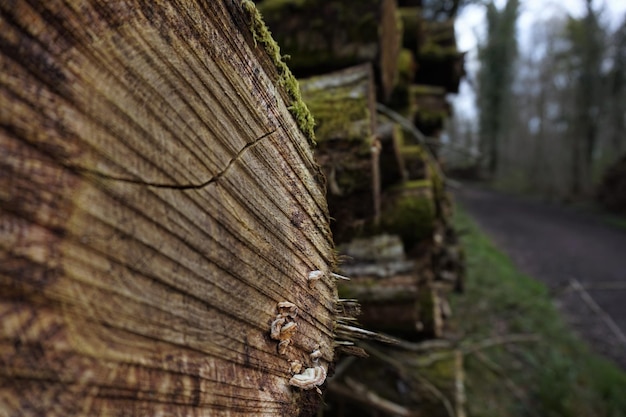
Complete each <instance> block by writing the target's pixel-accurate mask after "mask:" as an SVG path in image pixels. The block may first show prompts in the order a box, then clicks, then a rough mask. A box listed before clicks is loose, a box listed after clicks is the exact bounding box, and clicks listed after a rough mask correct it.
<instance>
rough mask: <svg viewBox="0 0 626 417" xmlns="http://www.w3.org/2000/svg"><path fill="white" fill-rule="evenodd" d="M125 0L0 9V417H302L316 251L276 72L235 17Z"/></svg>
mask: <svg viewBox="0 0 626 417" xmlns="http://www.w3.org/2000/svg"><path fill="white" fill-rule="evenodd" d="M133 3H134V4H126V3H124V4H122V3H118V2H103V1H94V2H89V3H84V4H80V5H79V4H78V3H77V2H70V1H67V2H65V1H58V2H41V3H33V2H27V1H13V2H9V3H7V2H4V3H2V4H0V67H1V68H2V70H1V71H0V103H1V106H0V107H1V110H0V154H1V155H2V158H1V159H0V317H1V321H0V323H1V324H0V414H2V415H5V414H6V415H15V416H18V415H20V416H22V415H23V416H30V415H33V416H36V415H47V416H71V415H112V416H115V415H119V416H122V415H123V416H127V415H157V414H167V415H228V416H235V415H242V416H244V415H245V416H248V415H267V416H273V415H297V414H299V413H303V414H306V413H307V412H313V411H314V410H315V408H316V404H317V403H318V402H319V396H318V395H317V394H316V393H315V391H314V390H312V391H301V390H300V389H297V388H294V387H291V386H290V385H289V382H288V381H289V379H290V378H291V376H292V374H291V372H290V370H289V368H290V366H289V361H291V360H296V359H297V360H300V361H301V362H302V363H303V364H304V365H305V367H306V366H311V365H310V363H311V359H310V357H309V354H310V353H311V351H312V350H313V349H314V348H315V346H316V345H321V346H322V355H323V356H322V358H321V359H320V360H319V363H320V364H322V366H325V367H326V369H327V368H328V364H329V362H330V361H332V359H333V352H332V346H333V326H334V322H335V299H336V289H335V283H334V282H333V281H332V280H331V279H330V278H329V276H328V274H326V275H325V276H324V277H323V278H322V279H321V280H320V281H318V282H317V283H316V284H315V285H313V286H309V285H308V282H307V276H308V273H309V272H310V271H312V270H318V269H319V270H322V271H328V270H329V269H332V268H333V265H334V254H333V242H332V237H331V233H330V228H329V225H328V212H327V208H326V201H325V198H324V190H323V188H322V187H321V185H320V182H319V179H320V173H319V171H318V168H317V166H316V164H315V162H314V161H313V157H312V151H311V149H310V147H309V143H308V141H307V138H306V137H305V136H304V135H303V134H302V132H301V130H300V129H299V126H298V124H297V123H296V121H295V119H294V118H293V117H292V115H291V114H290V113H289V110H288V107H289V106H293V104H294V103H290V102H289V100H288V97H289V96H290V94H289V92H287V91H286V90H285V89H284V88H283V87H282V86H281V85H282V84H281V83H280V82H279V78H280V77H281V76H285V74H284V72H282V73H281V71H283V70H282V69H281V67H277V65H276V64H277V63H276V57H275V56H270V55H268V52H266V50H265V49H264V48H263V45H267V44H268V42H269V40H268V39H260V38H259V36H260V34H259V32H258V31H257V29H258V27H256V26H255V25H256V24H257V23H258V22H255V21H254V15H253V13H252V11H251V10H252V9H250V7H249V6H250V4H244V6H245V8H243V9H242V4H241V3H240V2H231V1H210V2H200V3H192V2H185V3H184V6H183V5H181V4H180V3H154V4H153V3H143V2H136V3H135V2H133ZM244 9H245V10H244ZM292 93H293V92H292ZM291 95H293V94H291ZM281 301H290V302H292V303H294V304H295V305H296V306H297V307H298V308H299V314H298V315H297V316H296V318H294V319H293V321H295V322H296V323H297V325H298V327H297V331H296V333H295V334H294V335H293V336H292V338H291V342H292V343H291V345H290V346H289V349H288V350H287V353H286V354H285V355H280V354H279V353H278V350H277V341H276V340H273V339H271V338H270V324H271V323H272V322H273V321H274V320H275V319H276V317H277V314H278V312H277V303H278V302H281Z"/></svg>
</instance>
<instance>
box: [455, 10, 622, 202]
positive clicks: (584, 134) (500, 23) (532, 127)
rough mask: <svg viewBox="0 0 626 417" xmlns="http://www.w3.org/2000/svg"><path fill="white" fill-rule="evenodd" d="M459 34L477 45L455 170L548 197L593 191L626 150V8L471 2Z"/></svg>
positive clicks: (580, 196)
mask: <svg viewBox="0 0 626 417" xmlns="http://www.w3.org/2000/svg"><path fill="white" fill-rule="evenodd" d="M535 3H536V4H535ZM622 3H623V4H622ZM480 19H484V22H480ZM481 23H483V24H482V25H481ZM457 38H458V39H459V44H460V48H461V49H463V45H464V42H468V40H469V45H471V44H472V41H473V40H474V39H475V40H476V47H475V49H472V48H471V47H470V48H469V49H468V53H467V55H466V62H467V63H466V68H467V71H468V74H467V77H466V80H465V84H464V85H462V87H461V93H460V94H459V96H457V97H456V98H453V100H454V102H455V115H454V117H453V118H452V119H451V121H450V123H449V125H448V129H447V135H446V137H445V138H444V142H445V141H449V142H451V143H452V144H453V145H454V146H450V147H447V149H448V150H447V151H446V150H444V152H445V161H446V164H447V165H448V167H450V168H452V169H459V168H462V171H463V172H464V173H465V174H466V175H467V174H468V173H469V175H471V176H474V177H476V176H480V177H481V178H483V179H488V180H490V181H491V182H492V184H493V185H495V186H496V187H498V188H502V189H506V190H509V191H513V192H522V193H527V194H535V195H540V196H543V197H547V198H549V199H551V200H558V201H579V200H585V199H589V198H590V197H593V196H594V195H596V194H597V193H598V189H599V186H600V183H601V182H602V179H603V177H604V176H605V174H606V172H607V169H609V167H611V166H612V165H613V164H615V163H616V162H617V161H618V160H619V159H620V158H621V157H623V156H624V154H626V138H625V137H624V131H625V129H626V2H620V1H617V0H607V1H600V0H569V1H566V2H560V3H553V2H543V1H542V2H535V1H533V0H528V1H520V0H502V1H498V2H493V1H490V2H476V1H466V2H465V4H464V7H463V8H462V9H461V11H460V13H459V19H458V21H457ZM466 45H468V44H467V43H466ZM444 148H445V147H444ZM459 148H461V149H464V150H465V151H464V152H458V149H459Z"/></svg>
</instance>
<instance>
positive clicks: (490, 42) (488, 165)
mask: <svg viewBox="0 0 626 417" xmlns="http://www.w3.org/2000/svg"><path fill="white" fill-rule="evenodd" d="M518 11H519V0H507V3H506V5H505V6H504V8H503V9H502V10H498V8H497V7H496V6H495V4H494V3H493V1H492V2H490V3H488V4H487V13H486V17H487V37H486V39H485V41H484V43H483V45H482V46H481V47H480V48H479V60H480V70H479V72H478V76H477V81H478V109H479V112H480V116H479V128H478V130H479V135H480V150H481V154H482V161H481V164H482V165H483V167H484V168H485V169H486V170H487V174H488V175H489V176H490V177H491V178H493V177H494V176H495V175H496V173H497V170H498V160H499V144H500V142H501V141H502V137H503V136H504V135H505V133H506V131H507V129H508V124H509V120H510V108H511V106H510V103H511V97H512V96H511V87H512V85H513V79H514V70H515V67H514V63H515V58H516V56H517V38H516V31H515V23H516V21H517V16H518Z"/></svg>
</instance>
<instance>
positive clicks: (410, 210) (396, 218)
mask: <svg viewBox="0 0 626 417" xmlns="http://www.w3.org/2000/svg"><path fill="white" fill-rule="evenodd" d="M424 185H425V187H424V188H423V190H424V191H423V192H422V193H416V192H415V190H417V188H414V189H413V190H412V191H411V192H408V193H407V192H405V193H402V194H400V195H399V196H398V197H397V198H396V199H395V200H394V202H393V204H392V205H391V206H390V207H389V208H387V209H386V210H385V212H384V213H383V220H382V221H381V225H382V228H383V229H384V231H386V232H388V233H394V234H397V235H399V236H400V237H401V238H402V242H403V244H404V245H405V247H406V248H407V249H410V248H412V247H413V246H415V245H416V244H417V243H419V242H420V241H421V240H423V239H427V238H430V237H431V236H432V232H433V228H434V220H435V214H436V208H435V205H434V202H433V198H432V193H431V188H430V182H428V183H424Z"/></svg>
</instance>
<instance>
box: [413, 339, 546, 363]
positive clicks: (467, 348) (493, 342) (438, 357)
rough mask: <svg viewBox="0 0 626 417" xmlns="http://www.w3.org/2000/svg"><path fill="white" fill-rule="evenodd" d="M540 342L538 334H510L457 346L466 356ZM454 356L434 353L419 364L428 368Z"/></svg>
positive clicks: (446, 353) (420, 360) (419, 360)
mask: <svg viewBox="0 0 626 417" xmlns="http://www.w3.org/2000/svg"><path fill="white" fill-rule="evenodd" d="M540 340H541V338H540V337H539V336H538V335H536V334H509V335H504V336H496V337H491V338H489V339H485V340H482V341H480V342H476V343H471V344H470V342H463V343H460V344H459V345H458V346H457V349H459V350H460V351H461V354H463V356H465V355H469V354H471V353H474V352H478V351H481V350H484V349H488V348H490V347H494V346H498V345H504V344H509V343H520V342H538V341H540ZM452 355H453V352H450V351H447V352H434V353H432V354H430V355H428V356H425V357H421V358H419V359H418V364H419V366H422V367H427V366H430V365H432V364H433V363H435V362H439V361H442V360H446V359H449V358H450V356H452Z"/></svg>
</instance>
